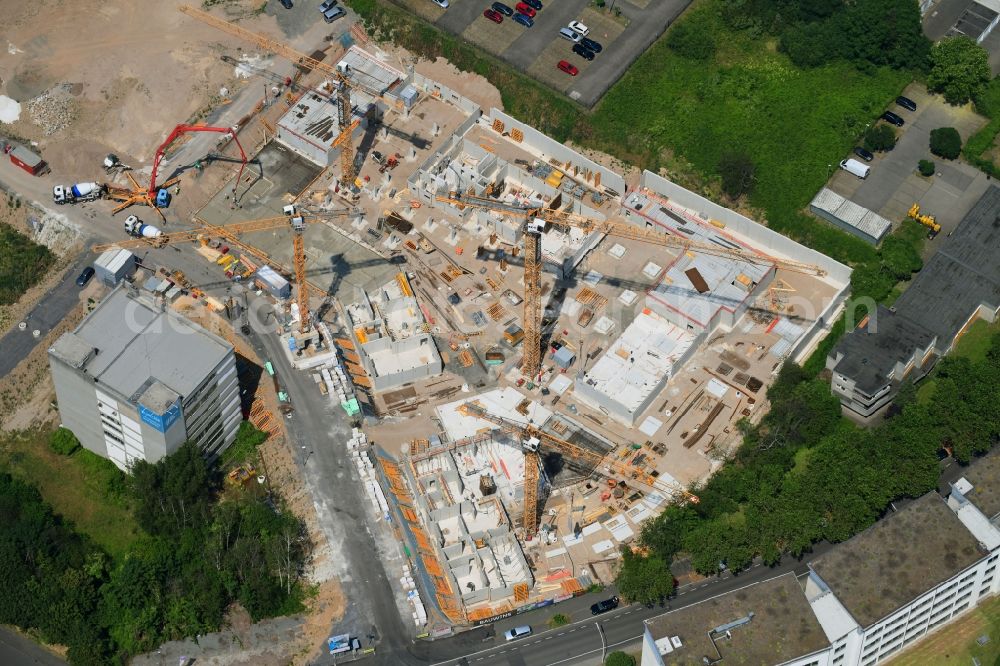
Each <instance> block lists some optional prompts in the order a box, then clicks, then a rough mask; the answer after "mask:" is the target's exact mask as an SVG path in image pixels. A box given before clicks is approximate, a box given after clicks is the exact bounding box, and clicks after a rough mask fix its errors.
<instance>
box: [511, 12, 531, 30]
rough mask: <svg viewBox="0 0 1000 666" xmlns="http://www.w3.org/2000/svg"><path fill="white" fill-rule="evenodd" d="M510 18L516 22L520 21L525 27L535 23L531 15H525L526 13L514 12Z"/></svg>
mask: <svg viewBox="0 0 1000 666" xmlns="http://www.w3.org/2000/svg"><path fill="white" fill-rule="evenodd" d="M510 20H511V21H513V22H514V23H520V24H521V25H523V26H524V27H525V28H530V27H531V26H533V25H535V22H534V21H532V20H531V17H530V16H525V15H524V14H514V15H513V16H511V17H510Z"/></svg>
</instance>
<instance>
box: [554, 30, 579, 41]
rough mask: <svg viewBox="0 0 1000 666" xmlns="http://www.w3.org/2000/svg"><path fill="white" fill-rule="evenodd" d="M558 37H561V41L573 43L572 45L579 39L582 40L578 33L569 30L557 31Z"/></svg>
mask: <svg viewBox="0 0 1000 666" xmlns="http://www.w3.org/2000/svg"><path fill="white" fill-rule="evenodd" d="M559 36H560V37H562V38H563V39H568V40H569V41H571V42H573V43H574V44H575V43H577V42H579V41H580V40H581V39H583V35H581V34H580V33H578V32H574V31H573V30H570V29H569V28H560V29H559Z"/></svg>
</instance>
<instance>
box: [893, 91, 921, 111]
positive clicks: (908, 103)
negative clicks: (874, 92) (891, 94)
mask: <svg viewBox="0 0 1000 666" xmlns="http://www.w3.org/2000/svg"><path fill="white" fill-rule="evenodd" d="M896 104H899V105H900V106H901V107H903V108H904V109H906V110H907V111H916V110H917V103H916V102H914V101H913V100H912V99H910V98H909V97H903V96H902V95H900V96H899V97H897V98H896Z"/></svg>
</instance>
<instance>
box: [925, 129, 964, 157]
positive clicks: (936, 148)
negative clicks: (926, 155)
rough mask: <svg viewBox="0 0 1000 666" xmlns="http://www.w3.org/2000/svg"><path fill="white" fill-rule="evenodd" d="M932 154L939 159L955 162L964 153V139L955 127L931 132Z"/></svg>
mask: <svg viewBox="0 0 1000 666" xmlns="http://www.w3.org/2000/svg"><path fill="white" fill-rule="evenodd" d="M931 152H932V153H934V154H935V155H937V156H939V157H943V158H945V159H948V160H953V159H955V158H956V157H958V156H959V155H960V154H961V152H962V137H961V136H959V134H958V130H957V129H955V128H954V127H939V128H937V129H933V130H931Z"/></svg>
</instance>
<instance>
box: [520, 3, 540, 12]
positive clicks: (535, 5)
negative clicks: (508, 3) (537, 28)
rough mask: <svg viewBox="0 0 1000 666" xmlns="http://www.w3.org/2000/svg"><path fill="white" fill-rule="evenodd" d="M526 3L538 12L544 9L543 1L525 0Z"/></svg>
mask: <svg viewBox="0 0 1000 666" xmlns="http://www.w3.org/2000/svg"><path fill="white" fill-rule="evenodd" d="M524 4H526V5H528V6H529V7H531V8H532V9H534V10H535V11H536V12H540V11H542V3H541V2H540V1H539V0H524Z"/></svg>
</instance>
